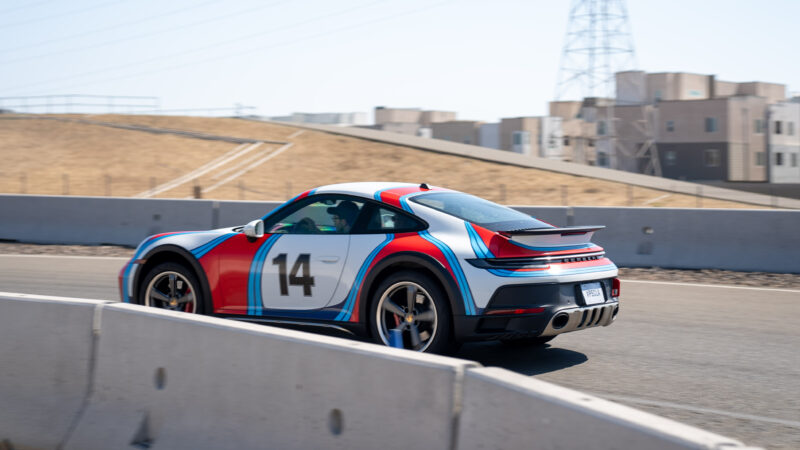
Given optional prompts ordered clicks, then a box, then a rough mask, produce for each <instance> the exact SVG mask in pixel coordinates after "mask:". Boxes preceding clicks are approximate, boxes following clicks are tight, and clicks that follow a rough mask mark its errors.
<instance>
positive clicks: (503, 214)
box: [411, 192, 552, 231]
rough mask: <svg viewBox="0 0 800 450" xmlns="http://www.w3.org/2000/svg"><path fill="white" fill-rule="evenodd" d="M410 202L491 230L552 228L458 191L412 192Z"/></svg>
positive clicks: (519, 213) (531, 218) (524, 215)
mask: <svg viewBox="0 0 800 450" xmlns="http://www.w3.org/2000/svg"><path fill="white" fill-rule="evenodd" d="M411 201H412V202H415V203H419V204H420V205H425V206H427V207H429V208H433V209H435V210H437V211H441V212H444V213H447V214H450V215H451V216H455V217H458V218H459V219H462V220H466V221H467V222H472V223H474V224H475V225H480V226H482V227H484V228H488V229H490V230H492V231H512V230H522V229H531V228H552V226H551V225H548V224H546V223H544V222H541V221H539V220H536V219H534V218H533V217H531V216H528V215H526V214H523V213H521V212H519V211H516V210H513V209H511V208H508V207H506V206H502V205H498V204H497V203H492V202H490V201H488V200H484V199H482V198H478V197H475V196H472V195H469V194H463V193H461V192H431V193H428V194H421V195H415V196H414V197H411Z"/></svg>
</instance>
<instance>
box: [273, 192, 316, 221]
mask: <svg viewBox="0 0 800 450" xmlns="http://www.w3.org/2000/svg"><path fill="white" fill-rule="evenodd" d="M316 191H317V189H316V188H315V189H311V190H308V191H305V192H303V193H302V194H298V195H295V196H294V197H293V198H292V199H291V200H289V201H287V202H286V203H283V204H281V205H279V206H278V207H277V208H275V209H273V210H272V211H270V212H268V213H266V214H265V215H264V217H262V218H261V220H267V217H269V216H271V215H273V214H275V213H277V212H278V211H280V210H282V209H283V208H285V207H287V206H289V205H291V204H292V203H294V202H296V201H297V200H301V199H304V198H306V197H308V196H309V195H314V192H316Z"/></svg>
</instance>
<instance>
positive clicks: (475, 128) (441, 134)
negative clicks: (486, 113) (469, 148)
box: [430, 120, 483, 145]
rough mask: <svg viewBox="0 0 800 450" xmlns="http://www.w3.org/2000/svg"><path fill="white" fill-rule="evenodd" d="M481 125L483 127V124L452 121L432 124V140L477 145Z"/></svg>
mask: <svg viewBox="0 0 800 450" xmlns="http://www.w3.org/2000/svg"><path fill="white" fill-rule="evenodd" d="M481 125H483V122H476V121H473V120H453V121H449V122H433V123H431V125H430V127H431V131H432V136H433V138H434V139H443V140H445V141H452V142H458V143H461V144H470V145H479V143H480V128H481Z"/></svg>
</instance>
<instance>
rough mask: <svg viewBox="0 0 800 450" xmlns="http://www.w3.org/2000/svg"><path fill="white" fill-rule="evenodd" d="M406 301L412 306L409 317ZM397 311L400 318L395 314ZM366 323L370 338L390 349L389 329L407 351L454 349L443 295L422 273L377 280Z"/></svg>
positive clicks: (447, 308)
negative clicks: (398, 337)
mask: <svg viewBox="0 0 800 450" xmlns="http://www.w3.org/2000/svg"><path fill="white" fill-rule="evenodd" d="M410 296H413V301H412V300H410V299H409V297H410ZM409 302H411V303H413V308H412V312H411V314H408V305H409ZM379 308H380V309H379ZM401 311H402V313H403V315H401V314H398V313H399V312H401ZM368 320H369V328H370V332H371V334H372V338H373V340H374V341H375V342H376V343H377V344H380V345H386V346H390V340H391V338H390V335H391V334H392V331H390V330H391V329H392V328H393V329H394V330H398V331H399V333H400V336H401V341H402V345H403V348H405V349H408V350H413V351H421V352H426V353H438V354H447V353H449V352H451V351H452V350H453V349H454V348H456V347H455V344H454V342H453V331H452V328H453V326H452V323H453V317H452V314H451V312H450V304H449V301H448V299H447V296H446V295H445V293H444V292H443V291H442V289H441V288H440V287H439V285H438V284H437V283H436V282H435V281H433V279H432V278H431V277H429V276H427V275H425V274H424V273H420V272H415V271H410V270H406V271H401V272H396V273H393V274H391V275H389V276H388V277H387V278H385V279H384V280H383V281H381V283H380V284H379V285H378V288H377V289H375V294H374V295H373V296H372V299H371V301H370V308H369V316H368ZM390 325H391V327H390ZM414 330H416V332H415V331H414ZM396 332H397V331H395V333H396Z"/></svg>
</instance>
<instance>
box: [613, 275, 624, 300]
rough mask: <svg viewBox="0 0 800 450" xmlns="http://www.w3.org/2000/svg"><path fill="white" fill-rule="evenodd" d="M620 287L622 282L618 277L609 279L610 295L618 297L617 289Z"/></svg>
mask: <svg viewBox="0 0 800 450" xmlns="http://www.w3.org/2000/svg"><path fill="white" fill-rule="evenodd" d="M621 287H622V283H620V281H619V278H614V279H613V280H611V296H612V297H619V291H620V288H621Z"/></svg>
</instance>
